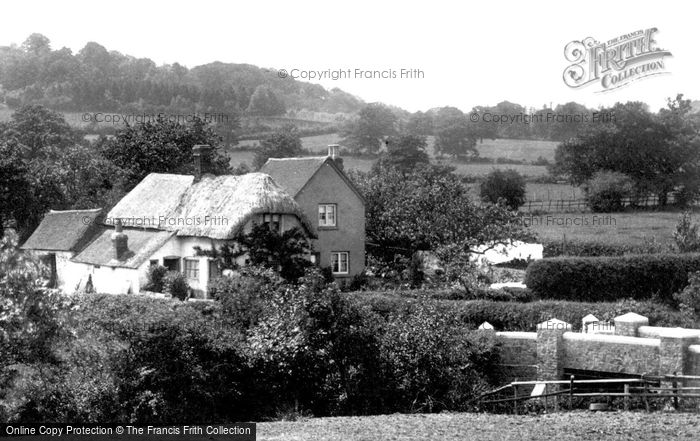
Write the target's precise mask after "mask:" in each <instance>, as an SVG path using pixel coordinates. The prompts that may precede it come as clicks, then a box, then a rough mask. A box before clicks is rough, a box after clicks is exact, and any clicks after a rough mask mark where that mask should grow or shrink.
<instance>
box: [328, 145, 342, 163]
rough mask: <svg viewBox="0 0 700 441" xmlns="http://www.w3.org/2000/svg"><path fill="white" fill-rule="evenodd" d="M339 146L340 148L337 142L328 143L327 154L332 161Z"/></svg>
mask: <svg viewBox="0 0 700 441" xmlns="http://www.w3.org/2000/svg"><path fill="white" fill-rule="evenodd" d="M339 148H340V146H339V145H338V144H328V156H330V158H331V159H332V160H334V161H335V158H337V157H338V149H339Z"/></svg>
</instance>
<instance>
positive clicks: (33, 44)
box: [22, 33, 51, 55]
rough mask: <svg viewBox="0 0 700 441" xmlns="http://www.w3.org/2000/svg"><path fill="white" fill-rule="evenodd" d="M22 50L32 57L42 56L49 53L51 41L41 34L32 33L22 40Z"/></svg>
mask: <svg viewBox="0 0 700 441" xmlns="http://www.w3.org/2000/svg"><path fill="white" fill-rule="evenodd" d="M22 49H23V50H24V51H26V52H29V53H31V54H33V55H43V54H46V53H47V52H50V51H51V41H50V40H49V39H48V38H47V37H45V36H43V35H41V34H38V33H34V34H32V35H30V36H29V37H27V39H26V40H24V43H22Z"/></svg>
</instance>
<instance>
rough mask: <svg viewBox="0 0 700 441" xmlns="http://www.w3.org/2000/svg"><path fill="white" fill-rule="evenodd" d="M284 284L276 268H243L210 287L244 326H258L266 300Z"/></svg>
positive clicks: (225, 309) (228, 313)
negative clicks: (236, 274) (235, 274)
mask: <svg viewBox="0 0 700 441" xmlns="http://www.w3.org/2000/svg"><path fill="white" fill-rule="evenodd" d="M282 284H283V281H282V278H281V277H280V276H279V275H278V274H277V273H275V272H274V271H273V270H272V269H265V268H260V267H255V266H251V267H246V268H243V269H242V270H241V271H240V273H239V275H238V276H234V277H225V276H224V277H220V278H218V279H216V280H215V281H214V282H213V283H212V284H211V286H210V289H209V294H210V295H211V296H212V297H213V298H214V299H216V300H219V301H220V302H221V304H222V308H223V312H224V314H225V315H226V317H227V319H229V320H231V321H232V322H233V323H234V324H235V325H236V326H237V327H239V328H240V329H248V328H250V327H251V326H253V325H255V324H256V323H257V322H258V320H259V318H260V316H261V315H262V313H263V310H264V307H265V305H264V302H265V300H267V299H269V298H270V297H271V296H272V293H274V292H275V291H276V290H278V289H280V287H281V285H282Z"/></svg>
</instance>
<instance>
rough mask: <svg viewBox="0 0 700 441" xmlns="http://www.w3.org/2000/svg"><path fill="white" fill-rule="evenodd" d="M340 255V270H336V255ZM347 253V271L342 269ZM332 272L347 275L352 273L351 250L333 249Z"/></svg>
mask: <svg viewBox="0 0 700 441" xmlns="http://www.w3.org/2000/svg"><path fill="white" fill-rule="evenodd" d="M336 255H338V271H336V270H335V256H336ZM343 255H345V271H342V263H343V259H342V257H341V256H343ZM331 272H332V273H333V275H334V276H335V275H337V276H347V275H349V274H350V252H349V251H331Z"/></svg>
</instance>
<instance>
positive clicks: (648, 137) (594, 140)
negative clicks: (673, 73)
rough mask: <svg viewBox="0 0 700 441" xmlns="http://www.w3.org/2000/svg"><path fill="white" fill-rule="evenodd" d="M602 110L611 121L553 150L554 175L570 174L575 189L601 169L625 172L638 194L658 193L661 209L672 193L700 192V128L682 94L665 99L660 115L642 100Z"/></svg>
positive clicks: (583, 132) (588, 126) (596, 126)
mask: <svg viewBox="0 0 700 441" xmlns="http://www.w3.org/2000/svg"><path fill="white" fill-rule="evenodd" d="M600 112H604V113H609V114H614V115H615V118H614V119H612V120H611V121H609V122H601V123H596V124H588V125H587V126H586V127H585V128H584V129H583V130H582V131H580V132H579V133H578V135H577V136H576V138H571V139H569V140H566V141H564V142H563V143H561V144H560V145H559V146H557V150H556V152H555V164H554V166H553V169H552V171H553V172H554V173H557V174H564V175H568V177H569V179H570V181H571V183H573V184H575V185H581V184H583V183H584V182H586V181H588V180H589V179H590V178H591V177H592V176H593V174H594V173H596V172H597V171H600V170H609V171H614V172H620V173H624V174H626V175H628V176H630V177H631V178H632V179H633V181H634V184H635V187H636V191H637V192H638V193H640V194H644V193H654V194H656V195H658V198H659V203H660V205H665V204H666V201H667V195H668V193H669V192H671V191H673V190H674V189H678V188H682V189H684V190H685V191H686V197H691V196H692V194H693V193H696V192H697V191H698V189H699V188H700V182H699V173H698V171H700V168H699V167H698V163H699V160H700V135H699V133H700V132H699V130H698V128H699V127H700V126H699V125H698V121H697V118H696V117H695V116H694V115H693V114H692V113H691V112H692V108H691V106H690V102H689V101H688V100H683V99H682V95H678V96H677V97H676V99H675V100H673V101H671V100H669V104H668V108H667V109H665V110H662V111H661V112H659V114H658V115H655V114H652V113H651V112H649V111H648V109H647V106H646V104H644V103H640V102H628V103H625V104H620V103H618V104H616V105H615V106H613V107H612V108H609V109H601V111H600Z"/></svg>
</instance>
